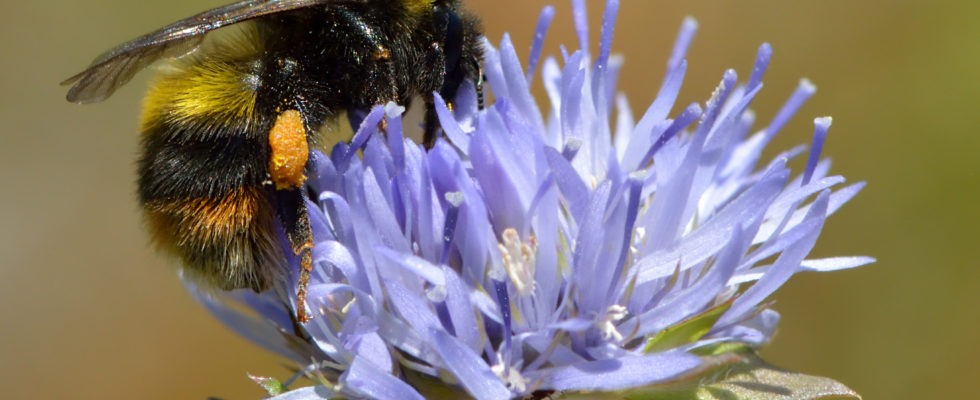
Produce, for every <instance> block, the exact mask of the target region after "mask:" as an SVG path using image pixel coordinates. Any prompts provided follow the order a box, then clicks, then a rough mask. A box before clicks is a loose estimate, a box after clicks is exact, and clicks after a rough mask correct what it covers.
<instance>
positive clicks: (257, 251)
mask: <svg viewBox="0 0 980 400" xmlns="http://www.w3.org/2000/svg"><path fill="white" fill-rule="evenodd" d="M226 43H228V42H226ZM231 43H234V42H231ZM258 68H261V63H260V60H259V52H257V51H256V50H255V49H254V48H250V47H248V45H234V44H230V45H224V47H220V48H218V49H217V50H215V49H208V50H206V52H205V53H204V54H202V55H200V56H196V57H192V58H190V59H186V60H178V61H176V62H173V63H171V64H169V65H167V66H165V67H164V68H163V73H161V74H160V75H159V76H158V77H157V79H156V80H155V81H154V83H153V84H152V86H151V88H150V90H149V92H148V93H147V96H146V99H145V101H144V110H143V118H142V121H141V125H142V127H141V128H142V136H143V138H142V139H143V143H142V144H143V154H142V157H141V158H140V162H139V195H140V200H141V202H142V205H143V210H144V215H145V217H146V222H147V224H148V226H149V228H150V233H151V238H152V239H153V241H154V242H155V243H156V244H157V245H158V246H159V247H160V248H161V249H162V250H164V251H166V252H168V253H171V254H173V255H175V256H177V257H178V258H179V259H180V261H181V265H182V267H183V270H184V273H185V275H187V276H189V277H190V278H192V279H194V280H197V281H199V282H202V283H204V284H205V286H207V287H217V288H220V289H226V290H230V289H237V288H250V289H253V290H255V291H262V290H265V289H267V288H268V287H269V286H270V284H271V281H272V280H273V279H275V278H276V277H277V276H278V275H279V274H280V273H281V271H282V270H283V268H285V267H284V265H283V264H284V263H285V257H284V255H283V253H282V249H281V247H280V243H279V240H278V239H277V236H276V234H275V232H276V229H275V228H276V223H277V219H276V206H275V204H274V199H273V196H272V194H271V191H272V189H271V187H270V186H267V185H265V184H264V182H265V181H266V180H267V179H268V178H267V175H268V167H267V165H268V161H267V160H268V159H269V154H270V150H269V145H268V136H267V134H266V133H263V132H265V131H268V127H267V126H265V125H266V124H265V123H264V122H263V121H265V120H267V118H266V119H263V118H261V117H260V115H261V113H259V112H258V111H257V110H256V108H257V98H258V97H259V95H258V89H259V87H260V82H261V81H260V78H259V76H258V74H257V72H256V71H255V70H256V69H258Z"/></svg>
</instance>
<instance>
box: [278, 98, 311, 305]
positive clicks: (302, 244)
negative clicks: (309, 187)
mask: <svg viewBox="0 0 980 400" xmlns="http://www.w3.org/2000/svg"><path fill="white" fill-rule="evenodd" d="M307 140H308V138H307V135H306V125H305V123H304V122H303V118H302V115H301V114H300V113H299V111H297V110H286V111H283V112H282V113H280V114H279V116H278V117H277V118H276V122H275V124H274V125H273V126H272V129H270V130H269V149H270V150H271V154H270V157H269V177H270V178H271V183H272V184H274V185H275V197H276V207H277V208H278V211H279V220H280V221H281V222H282V226H283V228H285V231H286V237H287V238H288V239H289V247H290V248H291V249H292V251H293V254H295V255H297V256H299V259H300V271H299V284H298V287H297V288H296V319H297V320H299V322H306V321H309V320H310V318H309V317H308V316H307V315H306V287H307V285H309V282H310V270H311V269H312V268H313V267H312V265H313V256H312V255H311V254H310V252H311V250H312V249H313V231H312V230H311V229H310V215H309V213H308V212H307V210H306V197H305V196H304V193H305V189H304V187H305V185H304V183H305V182H306V175H305V173H304V171H305V169H306V166H307V162H308V161H309V153H310V150H309V144H308V143H307Z"/></svg>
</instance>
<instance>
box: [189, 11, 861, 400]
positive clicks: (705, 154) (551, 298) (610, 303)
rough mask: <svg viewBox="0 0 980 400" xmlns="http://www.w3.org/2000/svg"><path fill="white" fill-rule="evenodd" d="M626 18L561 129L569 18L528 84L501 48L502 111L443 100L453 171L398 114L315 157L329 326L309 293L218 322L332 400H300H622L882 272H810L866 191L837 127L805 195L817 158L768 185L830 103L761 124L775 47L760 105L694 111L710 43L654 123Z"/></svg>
mask: <svg viewBox="0 0 980 400" xmlns="http://www.w3.org/2000/svg"><path fill="white" fill-rule="evenodd" d="M575 4H576V14H575V15H576V26H577V29H578V33H579V37H580V41H581V43H580V44H581V48H582V49H587V48H588V46H587V44H588V40H589V39H588V37H589V35H588V32H587V27H586V24H585V17H584V7H583V4H582V1H576V2H575ZM617 9H618V2H617V1H615V0H610V1H609V2H608V3H607V8H606V13H605V16H604V18H603V25H602V32H601V39H600V46H599V54H598V56H597V57H595V59H594V61H593V57H592V56H591V55H590V54H589V53H588V52H587V50H579V51H575V52H572V53H570V54H566V55H564V56H563V58H562V59H561V60H556V59H554V58H547V59H545V60H544V62H543V64H542V72H541V76H540V79H542V80H543V82H544V86H545V88H546V90H547V93H548V99H549V100H550V105H549V106H547V107H546V108H545V110H544V111H545V112H544V114H542V110H541V109H540V108H539V106H538V104H537V103H536V102H535V100H534V98H533V97H532V96H531V94H530V92H529V90H528V87H529V86H530V82H531V80H532V77H534V76H535V75H536V66H537V63H538V54H539V52H540V48H541V41H542V39H543V37H544V33H545V30H546V29H547V25H548V23H549V22H550V20H551V18H552V16H553V13H554V11H553V9H552V8H550V7H549V8H545V10H544V12H543V13H542V16H541V22H540V23H539V27H538V34H537V35H536V40H535V42H534V46H533V50H532V54H531V57H530V60H529V63H528V65H529V67H527V68H526V69H525V68H524V67H522V66H521V64H520V62H519V61H518V57H517V54H516V52H515V50H514V47H513V45H512V44H511V42H510V40H509V38H508V37H506V36H505V37H504V39H503V40H502V41H501V43H500V46H499V49H498V48H494V47H493V46H492V45H491V44H490V43H489V42H488V43H487V44H486V47H487V54H486V58H485V65H484V68H485V71H486V76H487V82H488V84H489V88H490V90H491V91H492V93H493V95H494V98H495V99H496V101H495V102H494V104H492V105H491V106H489V107H487V108H486V109H482V110H481V109H479V108H478V104H477V103H478V102H477V95H476V92H475V91H474V88H473V85H472V84H470V85H469V87H467V88H464V89H465V90H461V91H460V95H459V97H458V98H457V99H455V102H454V104H453V106H454V107H452V110H450V107H448V106H447V105H446V103H445V102H444V101H443V99H441V98H437V99H436V104H437V110H438V115H439V119H440V122H441V125H442V127H443V129H444V131H445V134H446V138H445V139H444V140H439V141H438V143H436V145H435V146H434V147H433V148H432V149H429V150H426V149H424V148H423V147H421V146H420V145H418V144H417V143H415V142H413V141H412V140H410V139H406V138H405V137H404V136H403V130H402V121H401V114H402V111H403V109H402V108H401V107H399V106H396V105H393V104H389V105H387V106H385V107H381V106H379V107H375V108H374V109H372V110H371V112H370V113H369V114H367V115H366V116H365V117H364V118H363V121H362V122H361V124H360V128H359V129H358V130H357V132H356V134H355V136H354V138H353V139H352V141H351V143H350V144H339V145H337V146H336V147H334V148H333V150H332V152H331V154H330V155H329V156H327V155H323V154H319V153H318V154H316V157H315V165H316V171H315V172H316V175H315V177H314V178H313V179H311V183H310V185H311V188H312V189H313V191H314V192H315V193H317V194H318V198H314V199H311V200H312V201H311V202H309V203H308V208H309V209H310V218H311V222H312V227H313V236H314V238H315V241H316V246H315V248H314V250H313V258H314V271H313V274H312V275H311V280H310V286H309V296H308V300H307V301H308V304H309V306H310V308H311V311H312V314H313V315H317V317H316V318H314V319H313V320H312V321H310V322H308V323H307V324H305V326H298V325H297V324H295V323H294V322H293V319H292V318H291V315H292V314H293V311H292V310H290V309H288V308H287V307H284V306H283V304H295V293H292V292H289V289H288V288H295V287H296V285H295V284H292V285H289V284H286V285H284V286H283V288H284V289H282V290H280V291H278V292H267V293H263V294H258V295H257V294H254V293H251V292H248V291H235V292H229V293H227V294H226V297H227V298H226V299H219V298H216V297H212V296H205V295H201V296H200V300H201V301H202V302H203V303H204V304H205V305H206V306H207V307H208V308H209V309H210V310H211V311H212V312H214V313H215V314H216V315H217V316H218V317H219V318H221V319H222V320H223V321H224V322H225V323H227V324H228V325H229V326H231V327H232V328H234V329H235V330H237V331H238V332H240V333H242V334H243V335H245V336H246V337H248V338H250V339H252V340H254V341H255V342H257V343H259V344H262V345H264V346H265V347H267V348H269V349H270V350H272V351H275V352H277V353H279V354H281V355H283V356H286V357H289V358H291V359H293V360H295V361H296V362H298V363H301V364H302V365H309V366H310V367H309V368H308V369H307V370H306V372H307V373H308V374H309V375H310V376H313V377H318V378H319V380H320V382H321V383H322V384H323V385H322V386H318V387H314V388H306V389H301V390H299V391H296V392H292V394H291V395H294V396H298V397H299V396H301V395H309V396H311V397H315V396H317V395H318V396H323V397H330V396H340V395H343V396H348V397H367V398H398V399H407V398H423V395H426V396H436V395H437V394H438V393H452V394H449V395H447V396H448V397H447V398H453V397H456V396H461V395H462V394H464V393H465V394H466V395H468V396H471V397H473V398H477V399H506V398H513V397H521V396H527V395H530V394H531V393H533V392H536V391H614V390H623V389H629V388H636V387H644V386H649V385H655V384H658V383H662V382H666V381H671V380H675V379H678V378H679V377H683V376H686V375H690V374H693V373H695V372H697V371H700V370H702V369H703V368H705V366H706V358H704V357H702V356H700V355H697V350H698V349H703V348H706V347H708V346H712V345H716V344H718V343H731V342H737V343H742V344H747V345H750V346H755V345H760V344H763V343H765V342H766V341H767V340H768V339H769V338H770V337H771V335H772V332H773V329H774V327H775V324H776V322H777V321H778V314H777V313H776V312H775V311H773V310H770V309H768V308H766V305H767V304H766V303H764V302H763V301H764V300H765V299H766V298H767V297H768V296H769V295H770V294H772V293H773V291H775V290H776V289H777V288H778V287H779V286H781V285H782V284H783V283H784V282H786V280H787V279H788V278H789V277H790V276H791V275H792V274H794V273H796V272H797V271H802V270H815V271H827V270H834V269H841V268H849V267H855V266H859V265H862V264H865V263H868V262H871V261H872V259H870V258H866V257H845V258H831V259H807V258H806V257H807V255H808V253H809V252H810V250H811V249H812V248H813V246H814V243H815V242H816V239H817V236H818V235H819V233H820V230H821V227H822V226H823V222H824V220H825V219H826V218H827V216H829V215H830V214H832V213H833V212H835V211H836V210H837V209H838V208H840V206H841V205H842V204H844V203H845V202H847V201H848V200H849V199H850V198H852V197H853V196H854V195H855V194H857V192H858V191H860V189H861V188H862V187H863V184H862V183H858V184H853V185H850V186H844V187H840V188H837V189H836V190H833V188H836V187H838V186H839V185H841V184H842V183H843V182H844V179H843V178H842V177H840V176H829V175H828V170H829V166H830V163H829V162H828V161H826V160H820V158H819V154H820V149H821V147H822V143H823V140H824V137H825V135H826V133H827V129H828V128H829V126H830V119H829V118H818V119H816V120H815V126H816V127H815V134H814V138H813V142H812V146H811V148H810V152H809V157H808V159H807V163H806V167H805V169H804V171H803V172H802V173H801V174H797V175H796V176H793V175H792V174H791V172H790V170H789V169H787V167H786V162H787V160H788V159H789V158H792V157H794V156H797V155H800V154H802V153H803V152H804V150H803V148H802V147H800V148H794V149H792V150H790V151H788V152H786V153H783V154H781V155H779V156H778V157H776V158H775V159H773V160H771V161H769V162H760V160H761V152H762V150H763V148H764V147H765V146H766V145H767V144H768V143H769V141H770V140H771V139H772V138H773V136H774V135H776V134H777V133H778V132H779V131H780V128H782V126H783V125H784V124H785V122H786V121H787V120H788V119H789V118H790V117H791V116H792V115H793V114H794V113H795V112H796V111H797V109H798V108H799V107H800V106H801V105H802V103H803V102H804V101H805V100H806V99H807V98H808V97H810V95H812V94H813V92H814V90H815V88H814V86H813V85H812V84H810V83H809V82H807V81H806V80H803V81H802V82H801V83H800V85H799V87H798V88H797V90H796V91H795V92H794V93H793V94H792V95H791V96H790V99H789V100H788V101H787V102H786V105H785V106H784V107H783V109H782V110H780V111H779V112H778V113H777V114H776V116H775V117H774V118H773V119H772V120H771V122H769V123H768V124H767V125H765V126H764V127H762V128H761V129H758V130H756V131H755V133H752V132H753V126H754V122H755V116H754V114H753V113H752V112H751V111H749V110H748V106H749V103H750V102H751V100H752V99H753V98H754V97H755V95H756V94H757V93H758V92H759V90H760V89H761V88H762V77H763V74H764V72H765V70H766V67H767V65H768V62H769V58H770V55H771V48H770V47H769V45H768V44H764V45H762V46H761V47H760V48H759V52H758V55H757V57H756V60H755V65H754V67H753V69H752V72H751V74H750V75H749V78H748V80H747V81H746V82H744V83H739V80H738V79H737V75H736V73H735V71H734V70H728V71H725V73H724V74H723V77H722V79H721V82H720V83H719V85H718V87H717V89H716V90H715V91H714V93H712V94H711V96H710V98H709V99H708V100H707V101H706V102H705V103H704V104H703V105H701V104H698V103H694V104H690V105H688V106H686V107H675V105H674V101H675V99H676V98H677V94H678V92H679V90H680V88H681V82H682V80H683V77H684V73H685V70H686V68H687V61H686V60H685V58H684V57H685V54H686V51H687V48H688V45H689V43H690V41H691V39H692V37H693V35H694V32H695V30H696V24H695V22H694V21H693V20H691V19H688V20H685V21H684V23H683V24H682V26H681V29H680V34H679V36H678V39H677V42H676V44H675V46H674V49H673V52H672V53H671V56H670V59H669V62H668V69H667V73H666V76H665V77H664V80H663V84H662V87H661V89H660V92H659V93H658V94H657V97H656V99H655V101H654V102H653V104H652V105H650V106H649V107H648V108H647V109H646V111H645V112H644V114H643V115H642V117H641V118H640V119H639V121H634V118H633V116H632V114H631V113H630V108H629V105H628V104H627V102H626V99H625V97H624V96H622V95H618V94H616V91H615V85H616V82H617V76H618V72H619V70H620V68H621V66H622V60H621V59H620V58H617V57H614V56H611V55H610V54H611V53H610V48H611V47H610V46H611V42H612V37H613V25H614V24H613V22H614V20H615V15H616V12H617ZM671 116H672V117H671ZM382 120H384V121H385V122H386V124H385V125H384V126H383V133H382V132H381V131H380V129H381V128H379V123H380V122H382ZM611 120H612V121H613V123H610V121H611ZM358 152H361V154H362V155H361V156H359V155H358ZM284 240H285V239H284ZM287 253H288V252H287ZM293 264H296V262H295V261H294V262H293ZM293 279H294V280H295V279H296V278H295V277H293ZM294 283H295V282H294ZM293 290H295V289H293ZM277 293H280V294H277ZM282 293H286V294H282ZM283 298H285V299H286V300H284V299H283ZM243 308H244V309H246V310H243ZM692 327H693V328H695V329H693V333H691V332H690V329H685V330H682V329H680V328H692ZM678 331H681V332H686V333H685V334H683V335H678V334H677V333H676V332H678Z"/></svg>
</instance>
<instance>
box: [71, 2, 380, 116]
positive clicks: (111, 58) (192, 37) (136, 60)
mask: <svg viewBox="0 0 980 400" xmlns="http://www.w3.org/2000/svg"><path fill="white" fill-rule="evenodd" d="M363 1H365V0H265V1H255V0H247V1H239V2H237V3H234V4H229V5H226V6H223V7H219V8H215V9H212V10H208V11H205V12H203V13H200V14H197V15H194V16H192V17H189V18H185V19H182V20H180V21H177V22H175V23H173V24H170V25H167V26H165V27H163V28H161V29H160V30H157V31H155V32H151V33H148V34H146V35H143V36H140V37H138V38H136V39H133V40H130V41H128V42H126V43H123V44H121V45H119V46H116V47H115V48H113V49H111V50H109V51H107V52H105V53H103V54H102V55H100V56H99V57H98V58H96V59H95V61H93V62H92V64H91V65H90V66H89V67H88V68H87V69H85V70H84V71H82V72H81V73H79V74H77V75H75V76H72V77H71V78H68V79H65V81H64V82H61V84H62V85H72V86H71V89H69V90H68V95H67V96H66V98H67V99H68V101H70V102H73V103H93V102H98V101H102V100H105V99H106V98H108V97H109V96H111V95H112V93H113V92H115V91H116V89H118V88H119V87H120V86H122V85H124V84H126V82H129V80H130V79H131V78H132V77H133V75H135V74H136V73H137V72H139V71H140V70H141V69H143V68H145V67H146V66H148V65H150V64H151V63H153V62H154V61H156V60H157V59H160V58H161V57H178V56H182V55H184V54H187V53H189V52H191V51H193V50H194V49H196V48H197V46H198V45H199V44H200V43H201V40H202V39H204V34H205V33H208V32H210V31H212V30H215V29H218V28H221V27H223V26H227V25H231V24H235V23H238V22H241V21H245V20H249V19H252V18H258V17H261V16H264V15H269V14H275V13H279V12H283V11H289V10H295V9H298V8H304V7H310V6H315V5H320V4H329V3H357V2H363Z"/></svg>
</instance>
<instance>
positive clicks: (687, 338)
mask: <svg viewBox="0 0 980 400" xmlns="http://www.w3.org/2000/svg"><path fill="white" fill-rule="evenodd" d="M733 301H734V299H732V300H729V301H726V302H724V303H721V304H719V305H717V306H714V307H712V308H709V309H708V310H706V311H705V312H703V313H701V314H698V315H695V316H693V317H691V318H688V319H686V320H684V321H681V322H679V323H676V324H674V325H671V326H670V327H669V328H667V329H664V330H662V331H660V333H658V334H657V336H654V337H652V338H650V339H648V340H647V344H646V346H644V347H643V352H644V353H654V352H658V351H663V350H667V349H672V348H674V347H677V346H680V345H684V344H688V343H694V342H696V341H697V340H698V339H700V338H701V337H702V336H704V335H706V334H707V333H708V331H710V330H711V327H712V326H715V322H717V321H718V318H721V315H722V314H724V313H725V311H728V308H729V307H731V306H732V302H733Z"/></svg>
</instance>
